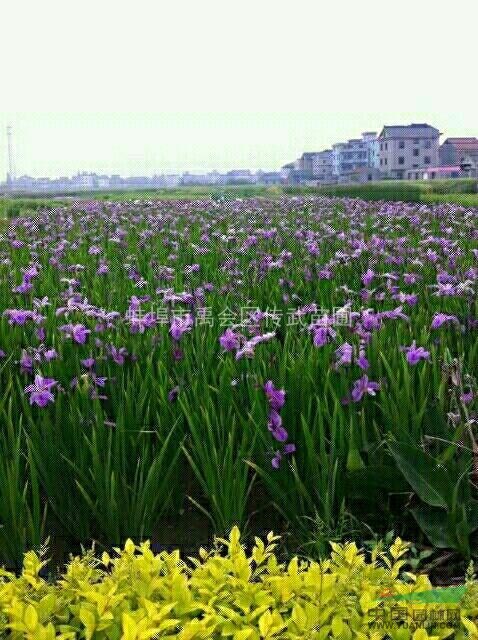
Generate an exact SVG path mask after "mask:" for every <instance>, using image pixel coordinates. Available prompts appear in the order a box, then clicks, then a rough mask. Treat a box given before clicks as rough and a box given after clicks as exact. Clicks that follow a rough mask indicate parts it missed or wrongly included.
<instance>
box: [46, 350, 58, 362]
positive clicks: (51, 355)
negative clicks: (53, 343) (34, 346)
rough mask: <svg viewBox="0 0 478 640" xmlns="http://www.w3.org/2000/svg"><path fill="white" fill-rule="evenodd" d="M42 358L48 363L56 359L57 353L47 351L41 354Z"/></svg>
mask: <svg viewBox="0 0 478 640" xmlns="http://www.w3.org/2000/svg"><path fill="white" fill-rule="evenodd" d="M43 357H44V358H45V360H46V361H47V362H50V361H51V360H54V359H55V358H57V357H58V354H57V352H56V351H55V349H47V350H46V351H45V352H44V353H43Z"/></svg>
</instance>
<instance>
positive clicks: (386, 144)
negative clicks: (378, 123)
mask: <svg viewBox="0 0 478 640" xmlns="http://www.w3.org/2000/svg"><path fill="white" fill-rule="evenodd" d="M385 151H388V142H386V143H385Z"/></svg>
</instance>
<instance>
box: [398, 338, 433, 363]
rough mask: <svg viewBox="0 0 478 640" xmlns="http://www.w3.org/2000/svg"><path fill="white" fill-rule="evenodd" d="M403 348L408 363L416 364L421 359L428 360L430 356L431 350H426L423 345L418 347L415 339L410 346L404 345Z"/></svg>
mask: <svg viewBox="0 0 478 640" xmlns="http://www.w3.org/2000/svg"><path fill="white" fill-rule="evenodd" d="M402 350H403V351H405V353H406V354H407V362H408V364H411V365H415V364H417V362H420V360H428V359H429V358H430V352H429V351H425V349H424V348H423V347H417V344H416V342H415V340H414V341H413V342H412V344H411V346H409V347H402Z"/></svg>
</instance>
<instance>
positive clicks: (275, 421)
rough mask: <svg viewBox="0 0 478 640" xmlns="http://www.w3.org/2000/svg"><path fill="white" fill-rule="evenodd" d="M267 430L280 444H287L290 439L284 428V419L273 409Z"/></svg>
mask: <svg viewBox="0 0 478 640" xmlns="http://www.w3.org/2000/svg"><path fill="white" fill-rule="evenodd" d="M267 428H268V429H269V431H270V432H271V433H272V435H273V437H274V438H275V439H276V440H277V441H278V442H285V441H286V440H287V438H288V437H289V434H288V433H287V431H286V430H285V429H284V427H283V426H282V418H281V417H280V415H279V413H278V412H277V411H276V410H275V409H271V410H270V412H269V422H268V423H267Z"/></svg>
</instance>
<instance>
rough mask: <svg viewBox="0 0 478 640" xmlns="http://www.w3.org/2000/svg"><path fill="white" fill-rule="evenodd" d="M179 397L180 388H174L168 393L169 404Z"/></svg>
mask: <svg viewBox="0 0 478 640" xmlns="http://www.w3.org/2000/svg"><path fill="white" fill-rule="evenodd" d="M178 395H179V387H178V386H176V387H173V388H172V389H171V391H170V392H169V393H168V400H169V402H174V401H175V400H176V398H177V397H178Z"/></svg>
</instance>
